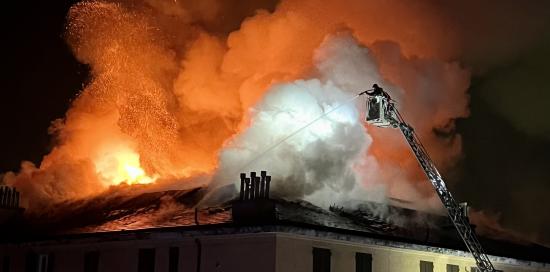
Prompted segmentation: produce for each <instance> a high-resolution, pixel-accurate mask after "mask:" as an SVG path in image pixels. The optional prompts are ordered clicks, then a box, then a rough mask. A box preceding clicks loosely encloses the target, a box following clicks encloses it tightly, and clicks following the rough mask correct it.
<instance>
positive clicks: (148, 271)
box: [138, 248, 155, 272]
mask: <svg viewBox="0 0 550 272" xmlns="http://www.w3.org/2000/svg"><path fill="white" fill-rule="evenodd" d="M138 272H155V249H154V248H141V249H140V250H139V253H138Z"/></svg>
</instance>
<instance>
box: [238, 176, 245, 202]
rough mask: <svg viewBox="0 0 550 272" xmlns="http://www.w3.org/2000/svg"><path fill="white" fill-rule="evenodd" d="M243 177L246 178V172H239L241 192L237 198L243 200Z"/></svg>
mask: <svg viewBox="0 0 550 272" xmlns="http://www.w3.org/2000/svg"><path fill="white" fill-rule="evenodd" d="M245 179H246V174H245V173H241V194H240V197H239V200H241V201H243V200H244V193H245V190H244V186H245Z"/></svg>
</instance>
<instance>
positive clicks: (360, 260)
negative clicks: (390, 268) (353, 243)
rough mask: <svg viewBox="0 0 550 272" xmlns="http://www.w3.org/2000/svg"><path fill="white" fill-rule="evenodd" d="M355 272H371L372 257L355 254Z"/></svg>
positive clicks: (359, 253) (364, 254) (365, 254)
mask: <svg viewBox="0 0 550 272" xmlns="http://www.w3.org/2000/svg"><path fill="white" fill-rule="evenodd" d="M355 272H372V255H370V254H367V253H361V252H357V253H355Z"/></svg>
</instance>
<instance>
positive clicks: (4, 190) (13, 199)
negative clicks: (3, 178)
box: [0, 185, 20, 209]
mask: <svg viewBox="0 0 550 272" xmlns="http://www.w3.org/2000/svg"><path fill="white" fill-rule="evenodd" d="M19 197H20V195H19V192H18V191H17V190H16V189H15V188H13V187H9V186H4V185H1V186H0V208H5V209H17V208H19Z"/></svg>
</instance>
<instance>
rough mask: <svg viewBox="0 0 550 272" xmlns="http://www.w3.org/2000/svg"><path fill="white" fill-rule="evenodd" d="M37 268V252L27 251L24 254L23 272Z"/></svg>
mask: <svg viewBox="0 0 550 272" xmlns="http://www.w3.org/2000/svg"><path fill="white" fill-rule="evenodd" d="M37 270H38V254H36V253H34V252H29V253H27V256H25V272H36V271H37Z"/></svg>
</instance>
